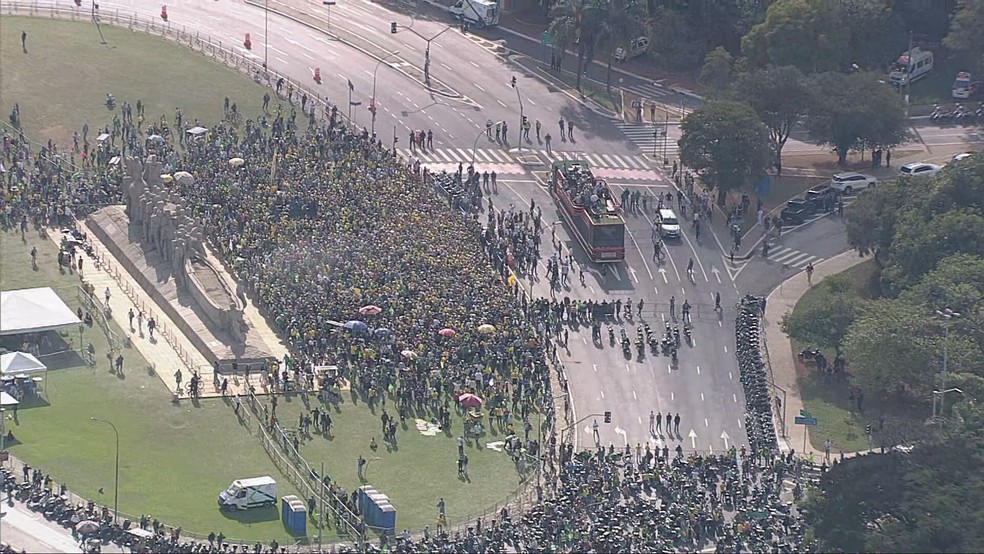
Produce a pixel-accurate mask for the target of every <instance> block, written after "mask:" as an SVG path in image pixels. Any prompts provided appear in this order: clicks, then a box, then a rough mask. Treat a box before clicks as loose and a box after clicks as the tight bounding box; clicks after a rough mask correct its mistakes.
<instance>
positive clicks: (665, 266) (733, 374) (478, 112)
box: [102, 0, 981, 451]
mask: <svg viewBox="0 0 984 554" xmlns="http://www.w3.org/2000/svg"><path fill="white" fill-rule="evenodd" d="M269 5H270V6H271V8H273V9H277V8H278V7H283V6H285V5H289V6H292V7H294V8H295V9H303V10H304V11H305V13H308V14H312V15H315V16H317V17H319V18H322V19H323V20H324V22H325V25H324V27H323V28H322V29H312V28H310V27H309V26H306V25H302V24H300V23H297V22H295V21H292V20H288V19H285V18H283V17H281V16H279V15H277V14H275V13H272V12H271V13H269V14H266V13H265V12H264V10H263V9H262V8H261V7H257V6H254V5H250V4H245V3H243V2H240V1H233V0H215V1H211V2H199V1H195V0H174V1H173V2H168V14H169V21H170V23H171V25H172V27H175V26H177V27H182V26H183V27H185V28H186V29H187V30H189V31H200V32H202V33H206V34H208V35H211V36H212V37H213V39H218V40H221V41H223V43H224V44H226V45H233V47H234V48H236V49H237V50H238V51H240V52H241V53H244V54H246V55H249V56H251V57H253V58H254V59H256V60H258V61H262V60H263V57H264V54H266V55H268V56H269V64H270V67H271V68H273V69H275V70H277V71H278V72H281V73H285V74H288V75H290V76H292V77H293V78H295V79H297V80H299V81H301V82H306V83H308V85H309V86H311V87H312V88H316V89H317V90H318V91H319V92H321V93H323V94H326V95H327V96H328V97H330V98H331V99H332V102H333V103H335V104H337V105H339V106H340V108H339V109H340V110H341V111H343V112H345V111H346V110H345V109H344V107H345V106H346V105H347V102H348V96H349V93H350V91H349V86H348V83H349V82H351V83H352V87H353V90H352V91H351V99H352V100H353V101H358V102H361V105H360V106H358V107H355V108H353V114H354V117H353V118H354V119H355V121H356V122H357V123H358V124H359V125H364V126H367V127H368V126H369V125H370V124H371V120H370V119H369V117H368V116H369V113H368V111H367V109H366V107H367V105H368V103H369V100H370V97H371V96H372V95H373V81H374V72H375V83H376V91H375V100H376V103H377V106H378V107H379V112H378V116H377V119H376V121H375V129H376V131H377V132H378V134H379V135H380V136H381V137H382V138H383V140H384V142H388V140H386V138H387V137H389V138H390V140H391V139H392V135H391V133H393V132H394V127H395V133H396V137H397V139H398V143H397V145H398V147H400V148H401V149H406V147H407V138H408V135H409V133H410V130H411V129H431V130H433V131H434V149H433V150H431V151H427V152H423V153H415V154H414V155H417V156H419V157H420V158H421V159H422V160H423V161H424V162H425V163H426V164H427V165H429V166H432V167H433V168H435V169H447V170H449V171H451V170H453V169H455V168H456V166H457V164H458V163H463V164H464V165H468V163H469V161H470V160H471V156H472V155H473V152H472V148H473V145H475V144H477V145H478V146H479V150H478V152H477V154H478V155H477V161H478V162H479V163H478V164H477V165H476V167H477V168H478V170H479V171H483V170H496V171H497V172H498V173H499V174H500V178H499V184H500V186H499V193H498V194H497V195H495V197H494V202H495V205H496V207H497V208H500V209H502V208H508V207H509V205H510V204H512V205H513V206H515V207H517V208H518V209H528V207H529V205H530V202H531V201H535V202H536V204H537V205H539V206H541V207H542V209H543V212H544V218H545V220H546V223H547V225H548V226H550V227H549V228H553V229H555V230H556V236H557V239H558V241H559V243H560V244H561V251H562V252H563V253H564V254H565V255H566V253H571V254H572V255H573V257H574V259H575V260H576V261H577V263H578V265H580V266H583V267H584V268H585V274H586V279H585V285H584V286H582V285H580V283H579V282H578V279H577V278H576V276H577V273H576V272H573V273H572V283H571V284H570V285H569V286H568V287H566V288H565V290H564V291H562V292H561V293H558V294H559V296H560V297H561V298H562V297H563V296H569V297H571V298H572V299H574V298H576V299H582V300H587V299H593V300H596V301H601V300H605V299H608V300H615V299H619V298H620V299H622V300H623V301H625V300H627V299H629V298H631V299H632V300H633V304H636V303H637V302H638V300H639V299H640V298H641V299H643V300H644V301H645V309H644V311H643V313H642V316H641V318H638V317H637V318H635V320H633V321H625V320H619V321H616V322H614V323H615V325H614V328H615V332H616V335H617V334H618V332H619V329H620V328H622V327H624V328H625V329H626V332H627V333H628V335H629V336H630V339H632V340H634V338H635V334H636V327H637V325H638V324H639V323H640V321H644V322H648V323H649V324H650V325H651V326H652V328H653V331H654V332H656V333H657V334H660V335H661V334H662V333H663V330H664V328H665V327H664V326H665V321H667V320H668V319H671V317H670V314H669V299H670V297H671V296H673V297H675V299H676V304H677V309H678V310H679V309H680V308H679V307H680V306H681V305H682V304H683V302H684V300H689V301H690V303H691V304H692V305H693V306H694V309H693V312H692V313H693V321H694V345H693V346H684V347H683V348H682V349H681V351H680V357H679V364H678V365H676V366H674V365H672V364H670V363H669V359H668V358H666V357H661V356H652V355H651V354H649V353H646V355H644V356H642V357H641V358H640V357H639V356H637V352H636V350H635V348H634V347H633V349H632V353H631V356H629V357H626V356H623V354H622V351H621V348H620V347H618V346H617V345H616V346H615V347H614V348H613V347H612V346H610V345H609V344H608V338H607V331H604V332H603V341H602V343H601V344H595V343H593V342H592V341H591V335H590V330H589V329H584V330H581V331H579V332H575V333H572V334H571V335H570V338H569V341H568V350H566V351H565V352H563V355H562V360H563V363H564V366H565V368H566V370H567V372H568V376H569V379H570V382H571V386H572V387H573V392H574V399H575V402H574V408H575V411H576V412H577V415H578V417H581V418H584V417H588V419H587V421H585V422H583V423H581V424H580V425H579V426H578V429H576V430H575V432H576V436H577V437H578V441H579V443H580V444H582V445H588V444H590V443H591V442H592V441H593V436H592V435H593V433H592V431H591V420H592V419H593V417H592V416H590V414H596V413H602V412H605V411H611V412H612V413H613V421H612V424H611V425H601V428H600V439H601V441H600V442H601V443H603V444H609V443H611V444H615V445H617V446H623V445H624V444H631V445H635V444H639V443H641V444H647V443H648V444H650V445H652V446H657V447H661V446H662V445H664V444H667V445H668V446H669V447H670V448H671V449H673V448H675V447H676V445H677V444H680V445H682V446H683V448H684V449H685V450H688V451H689V450H702V451H709V450H714V451H721V450H723V449H725V448H726V447H727V446H730V445H740V444H744V443H745V441H746V438H745V433H744V430H743V414H744V411H745V410H744V398H743V393H742V390H741V385H740V381H739V380H738V372H737V365H736V363H735V359H734V355H733V348H734V330H733V325H734V316H735V314H734V306H735V303H736V301H737V300H738V298H739V296H740V294H744V293H748V292H751V293H756V294H762V293H765V292H767V291H768V290H770V289H772V288H774V287H775V286H776V285H778V284H779V283H780V282H781V279H783V278H784V276H785V275H786V274H787V273H788V272H791V271H799V270H802V268H803V267H805V265H806V264H807V263H810V261H811V260H812V261H813V263H816V262H817V261H819V260H820V259H822V258H826V257H830V256H832V255H834V254H836V253H838V252H840V251H843V250H844V249H845V248H846V243H845V241H844V234H843V226H842V224H841V222H839V221H837V220H836V219H835V218H834V217H826V218H822V219H820V220H818V221H816V222H813V223H811V224H809V225H805V226H803V227H802V228H799V229H796V230H793V231H789V232H788V233H786V234H784V236H783V237H780V238H779V239H778V240H777V241H775V245H774V246H773V250H772V254H771V255H770V257H769V259H752V260H749V261H747V262H742V263H738V264H732V263H730V261H728V260H726V259H725V258H724V256H723V255H722V249H721V248H720V241H719V240H717V238H716V237H714V236H712V235H711V234H709V233H708V231H710V229H707V230H705V232H704V234H703V236H702V237H701V239H700V240H699V241H698V240H697V238H696V236H695V234H694V233H693V231H692V229H691V227H690V226H689V225H684V234H683V237H682V238H681V239H680V240H679V241H677V242H675V243H670V244H668V245H667V253H668V254H669V256H668V258H667V260H666V261H665V262H663V263H662V264H661V265H658V264H655V263H654V262H652V260H651V253H652V250H651V248H652V247H651V242H650V229H651V225H652V221H651V219H650V218H651V214H652V211H651V210H650V215H649V216H644V215H637V214H628V215H627V216H626V220H627V237H626V252H627V254H626V260H625V262H624V263H622V264H618V265H617V266H616V267H615V268H614V270H612V271H610V272H608V273H605V274H602V273H601V272H600V271H599V268H598V267H597V266H595V265H591V264H589V263H587V262H586V261H585V260H584V257H583V253H582V252H581V249H580V248H579V247H577V246H576V245H575V242H574V241H573V240H572V239H571V237H570V236H569V235H568V234H567V231H566V228H565V226H564V225H562V224H558V222H559V214H558V213H557V211H556V209H555V208H554V207H553V204H552V201H551V200H550V198H549V196H548V195H547V193H546V191H545V189H544V186H543V182H542V179H543V173H542V171H543V170H544V169H546V167H547V164H548V162H549V161H550V160H551V159H556V158H557V157H558V155H563V156H587V157H588V158H589V159H590V160H591V162H592V165H593V167H595V168H596V169H597V171H596V174H597V175H599V176H603V177H605V178H607V179H608V180H609V182H610V184H611V185H612V186H613V188H614V189H615V192H616V193H619V192H621V190H622V189H623V188H630V189H636V188H639V187H642V188H644V189H645V190H646V191H647V192H649V193H657V192H662V193H665V192H666V191H669V190H671V188H670V184H669V182H668V181H667V180H666V179H665V177H663V176H661V175H660V174H658V173H657V172H655V171H653V170H652V169H649V162H648V160H647V159H646V158H644V157H642V156H643V154H645V153H646V152H649V153H650V154H651V148H652V146H653V144H652V142H653V139H652V138H650V137H651V134H648V133H647V134H645V136H644V135H643V134H640V133H639V132H638V131H639V129H637V128H636V129H634V128H633V127H642V128H644V127H645V126H633V125H632V124H628V123H624V122H615V121H613V120H612V118H611V117H609V116H606V115H603V114H600V113H597V112H596V111H594V110H592V109H588V108H586V107H584V106H583V105H582V104H580V103H579V102H577V101H576V99H575V98H573V97H572V96H570V95H569V94H568V93H567V92H565V91H563V90H559V89H557V88H555V87H553V86H550V85H548V84H545V83H544V82H543V81H541V80H540V79H538V78H536V77H535V76H534V75H532V74H528V73H526V72H525V71H524V70H521V69H520V68H519V67H518V66H516V65H514V64H512V63H510V62H509V60H508V59H507V58H506V57H504V56H502V55H501V54H502V53H501V52H500V51H499V50H500V47H501V46H502V45H506V46H508V48H509V49H510V50H512V51H514V52H517V53H518V54H519V55H524V54H525V55H528V56H530V57H537V58H539V57H541V56H542V46H540V45H539V44H538V43H530V42H529V41H525V40H524V39H521V38H517V37H515V36H512V35H509V34H507V33H504V32H503V31H501V30H489V31H483V36H478V35H475V34H472V33H469V34H463V33H461V31H460V30H458V29H457V28H450V29H448V30H447V31H446V32H443V33H442V31H444V30H445V29H447V24H446V22H445V21H444V20H443V19H417V20H412V19H411V17H410V16H409V15H407V14H404V13H395V12H392V11H390V9H389V7H387V6H384V5H379V4H374V3H371V2H367V1H365V0H351V1H346V2H344V3H339V4H337V5H335V6H333V7H332V8H331V13H330V25H331V29H332V30H333V32H336V33H337V34H338V35H339V36H355V37H358V40H359V41H361V44H363V45H364V44H371V45H373V46H371V47H370V48H368V49H362V50H359V49H354V48H352V47H350V46H347V45H345V44H343V43H341V42H339V41H338V40H336V39H335V38H334V37H333V36H331V35H329V34H328V32H327V31H328V23H327V22H328V20H329V13H328V8H327V7H325V6H322V5H321V3H320V2H317V1H311V0H270V1H269ZM113 9H120V10H121V11H122V12H137V13H140V14H141V15H143V16H145V17H148V18H154V19H158V20H159V12H160V4H159V3H158V2H151V1H150V0H116V1H114V2H113V3H103V4H102V10H103V11H106V10H113ZM266 15H268V16H269V44H267V38H266V36H265V34H266V33H265V32H264V28H265V26H266V25H265V16H266ZM392 21H396V22H397V23H398V25H399V32H398V33H396V34H391V33H390V22H392ZM409 28H412V29H413V31H412V32H411V31H410V30H408V29H409ZM245 33H250V34H251V37H252V42H253V48H252V50H251V51H249V52H247V51H246V50H245V49H244V48H243V47H242V46H241V45H242V41H243V37H244V35H245ZM417 33H419V35H422V36H424V37H435V36H437V35H438V34H439V33H442V34H440V36H437V38H435V39H434V40H432V41H431V44H430V72H431V76H432V78H433V79H436V80H438V81H440V83H441V88H442V89H450V90H451V91H453V94H451V95H450V96H448V95H442V94H438V93H435V92H431V91H428V90H427V89H426V88H425V87H424V86H423V85H422V83H420V82H419V81H418V80H415V79H414V78H413V76H412V74H411V73H412V72H408V71H405V70H406V69H407V68H408V67H411V66H415V67H417V68H418V69H419V68H422V67H423V65H424V57H425V54H424V51H425V49H426V46H427V45H426V41H425V40H424V39H423V38H421V36H418V34H417ZM483 37H484V38H483ZM396 51H399V54H396V55H394V56H392V57H390V58H388V59H387V61H385V62H382V63H378V62H379V59H378V57H379V56H381V55H384V54H383V53H386V52H396ZM377 64H378V65H377ZM377 67H378V71H376V68H377ZM314 68H319V69H320V72H321V75H322V77H323V83H322V84H321V85H316V84H315V83H314V82H313V79H312V74H313V71H314ZM589 71H590V72H592V73H591V75H593V76H595V77H598V75H597V68H592V69H590V70H589ZM514 76H515V77H516V78H517V87H516V88H513V87H512V86H511V84H510V80H511V78H512V77H514ZM620 79H622V82H621V84H622V85H623V86H625V87H627V88H630V89H633V90H636V91H638V92H640V93H642V94H649V95H651V96H652V97H653V98H657V99H660V100H661V101H664V102H668V103H674V101H675V100H679V101H682V102H684V103H685V104H692V100H689V99H687V98H685V97H683V96H682V95H678V94H677V93H675V92H673V91H669V90H668V89H665V88H663V87H661V86H660V85H659V84H658V83H651V82H647V81H645V80H642V79H635V78H631V77H625V76H620ZM517 91H518V92H517ZM520 102H522V106H523V112H524V113H525V114H526V115H527V116H528V117H530V119H531V120H537V119H539V120H540V121H542V123H543V133H544V134H546V133H548V132H549V133H551V134H553V135H554V141H553V150H554V151H555V152H554V154H553V155H547V153H546V152H545V150H546V149H545V145H544V144H542V143H540V142H538V141H536V140H532V141H531V142H530V143H523V144H522V145H520V144H519V142H518V132H519V111H520V108H519V104H520ZM560 117H563V118H564V119H565V120H573V121H574V122H575V131H574V135H575V141H566V140H565V141H561V140H560V135H559V134H558V129H557V120H558V119H559V118H560ZM489 120H491V121H500V120H505V121H507V122H508V123H509V126H510V142H502V141H498V142H497V141H494V140H488V139H486V138H483V137H482V135H483V134H484V132H485V124H486V121H489ZM929 123H930V122H929V121H927V120H917V121H916V122H915V125H916V130H917V134H918V136H919V139H920V140H921V142H922V143H923V144H925V145H926V146H927V147H928V148H929V150H930V152H931V153H932V152H943V151H944V150H946V149H952V148H954V143H957V144H958V145H962V144H963V143H964V142H967V141H975V142H976V141H979V140H980V138H981V137H980V136H978V135H977V134H975V133H973V132H971V131H970V130H969V129H963V128H952V127H951V128H941V127H938V126H936V125H929ZM633 137H635V138H633ZM677 138H679V128H678V127H677V126H674V125H670V126H669V129H668V141H667V142H668V143H669V144H671V145H672V144H675V142H676V139H677ZM804 138H805V137H803V136H802V135H800V134H797V135H796V136H794V137H793V138H791V139H790V141H789V142H788V143H787V145H786V147H785V150H784V151H785V152H787V153H792V152H816V151H821V150H822V149H820V148H818V147H816V146H813V145H811V144H808V143H806V142H803V139H804ZM671 148H672V147H671ZM521 149H522V150H521ZM530 149H532V152H530ZM671 152H672V150H671ZM531 154H532V155H531ZM934 155H935V154H934ZM939 155H941V156H942V155H943V154H939ZM670 157H673V155H672V153H671V154H670ZM532 170H537V171H538V173H533V172H532ZM683 219H684V220H686V218H683ZM549 232H550V231H547V233H549ZM544 244H545V245H546V244H549V235H545V239H544ZM544 253H545V254H549V249H548V248H544ZM690 258H693V259H694V260H695V266H696V267H695V269H696V271H695V275H694V279H693V280H692V281H691V280H689V279H688V278H687V275H686V267H687V263H688V260H689V259H690ZM543 274H544V271H543V268H542V267H541V270H540V275H541V276H542V275H543ZM527 286H528V287H530V288H531V290H532V293H533V294H534V295H535V296H546V295H548V294H549V291H548V290H547V287H546V286H545V285H544V284H543V283H542V282H536V281H534V282H532V283H528V284H527ZM716 292H720V294H721V296H722V306H723V312H722V313H717V312H715V311H714V310H713V305H714V304H713V295H714V294H715V293H716ZM677 315H678V316H679V312H678V314H677ZM673 324H678V322H675V321H674V322H673ZM651 410H655V411H659V412H661V413H663V414H665V413H667V412H671V413H673V414H674V415H675V414H676V413H680V415H681V425H680V429H679V433H676V432H674V433H672V434H667V433H665V432H664V434H662V435H655V436H654V435H653V434H651V433H650V432H649V421H648V414H649V412H650V411H651ZM598 419H599V420H600V419H601V418H600V417H599V418H598Z"/></svg>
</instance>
